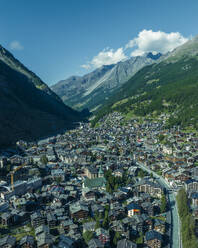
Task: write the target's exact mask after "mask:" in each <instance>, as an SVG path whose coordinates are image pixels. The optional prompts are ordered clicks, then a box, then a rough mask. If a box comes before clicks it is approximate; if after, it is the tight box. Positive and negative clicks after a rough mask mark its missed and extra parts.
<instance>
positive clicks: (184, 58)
mask: <svg viewBox="0 0 198 248" xmlns="http://www.w3.org/2000/svg"><path fill="white" fill-rule="evenodd" d="M187 44H188V43H187ZM192 44H193V42H192V41H190V45H189V46H192ZM186 47H188V46H187V45H186V44H185V49H186ZM188 48H189V47H188ZM193 48H194V44H193ZM187 50H188V54H190V53H189V50H190V48H189V49H187ZM197 51H198V50H197ZM188 54H185V53H184V52H183V53H182V47H180V48H179V49H178V52H177V50H176V51H174V52H173V55H171V56H169V57H168V58H166V59H165V60H164V61H162V62H161V63H159V64H154V65H150V66H147V67H144V68H143V69H142V70H140V71H139V72H138V73H136V74H135V76H133V77H132V78H131V79H130V80H129V81H128V82H127V83H126V84H125V85H124V86H123V87H122V88H121V89H120V90H119V92H118V91H117V92H116V94H115V95H113V96H112V97H111V98H110V100H109V101H108V102H107V103H106V104H105V105H104V106H103V108H101V109H100V110H99V111H98V113H97V115H96V118H95V119H94V120H93V125H94V124H95V123H96V122H97V121H98V120H99V119H100V118H101V117H102V116H104V115H105V114H107V113H109V112H112V111H119V112H122V113H124V114H127V113H131V114H133V115H135V116H148V115H149V116H151V117H155V116H159V115H160V114H161V113H166V114H167V117H168V120H167V125H171V126H172V125H178V124H179V125H183V126H187V125H190V124H192V125H193V126H195V127H196V128H197V127H198V55H197V54H196V53H195V51H194V53H193V55H192V54H190V55H188ZM180 55H181V56H180ZM173 58H174V59H173Z"/></svg>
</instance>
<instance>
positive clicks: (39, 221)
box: [31, 212, 45, 228]
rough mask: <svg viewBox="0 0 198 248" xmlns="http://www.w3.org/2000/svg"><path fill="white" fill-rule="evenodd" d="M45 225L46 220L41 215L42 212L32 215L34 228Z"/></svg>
mask: <svg viewBox="0 0 198 248" xmlns="http://www.w3.org/2000/svg"><path fill="white" fill-rule="evenodd" d="M44 224H45V218H44V217H43V216H42V215H41V213H40V212H35V213H33V214H32V215H31V225H32V226H33V227H34V228H36V227H38V226H40V225H44Z"/></svg>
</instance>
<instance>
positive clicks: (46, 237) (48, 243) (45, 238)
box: [36, 232, 53, 248]
mask: <svg viewBox="0 0 198 248" xmlns="http://www.w3.org/2000/svg"><path fill="white" fill-rule="evenodd" d="M36 240H37V247H38V248H51V247H52V245H53V240H52V237H51V235H50V234H48V233H44V232H43V233H41V234H40V235H38V236H37V237H36Z"/></svg>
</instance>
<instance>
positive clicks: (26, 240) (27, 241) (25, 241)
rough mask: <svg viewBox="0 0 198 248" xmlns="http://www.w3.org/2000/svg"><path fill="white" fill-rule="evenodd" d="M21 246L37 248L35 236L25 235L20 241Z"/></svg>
mask: <svg viewBox="0 0 198 248" xmlns="http://www.w3.org/2000/svg"><path fill="white" fill-rule="evenodd" d="M19 245H20V247H21V248H35V247H36V242H35V239H34V237H33V236H30V235H28V236H24V237H23V238H22V239H21V240H20V243H19Z"/></svg>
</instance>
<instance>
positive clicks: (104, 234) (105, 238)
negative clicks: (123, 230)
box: [96, 228, 110, 245]
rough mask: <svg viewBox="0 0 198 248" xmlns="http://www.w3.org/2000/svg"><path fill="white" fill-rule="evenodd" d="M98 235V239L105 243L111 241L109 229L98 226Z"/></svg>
mask: <svg viewBox="0 0 198 248" xmlns="http://www.w3.org/2000/svg"><path fill="white" fill-rule="evenodd" d="M96 236H97V237H98V239H99V240H100V241H101V243H102V244H103V245H107V244H109V241H110V235H109V231H107V230H105V229H103V228H98V229H96Z"/></svg>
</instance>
